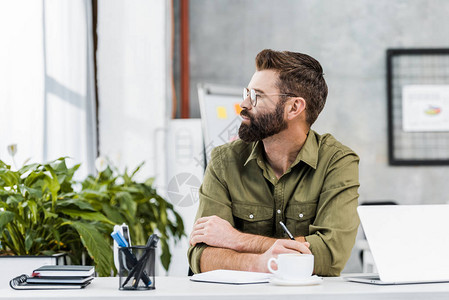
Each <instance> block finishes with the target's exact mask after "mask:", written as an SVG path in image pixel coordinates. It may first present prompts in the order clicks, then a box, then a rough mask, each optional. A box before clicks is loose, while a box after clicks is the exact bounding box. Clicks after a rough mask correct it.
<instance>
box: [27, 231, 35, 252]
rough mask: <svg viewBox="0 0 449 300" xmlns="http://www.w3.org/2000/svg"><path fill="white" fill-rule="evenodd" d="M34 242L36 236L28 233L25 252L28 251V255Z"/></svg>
mask: <svg viewBox="0 0 449 300" xmlns="http://www.w3.org/2000/svg"><path fill="white" fill-rule="evenodd" d="M33 241H34V235H33V234H32V233H30V232H27V233H26V236H25V251H26V253H29V251H30V249H31V246H32V245H33Z"/></svg>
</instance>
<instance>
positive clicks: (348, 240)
mask: <svg viewBox="0 0 449 300" xmlns="http://www.w3.org/2000/svg"><path fill="white" fill-rule="evenodd" d="M358 164H359V158H358V156H357V155H356V154H355V153H354V152H352V151H346V152H344V151H339V152H337V153H336V154H335V155H334V157H333V159H332V160H331V163H330V164H329V167H328V168H327V174H326V178H325V180H324V184H323V187H322V190H321V194H320V198H319V201H318V206H317V212H316V217H315V220H314V222H313V223H312V224H311V225H310V227H309V233H310V235H308V236H306V237H305V238H306V240H307V242H309V243H310V250H311V251H312V253H313V254H314V257H315V273H316V274H318V275H321V276H339V275H340V273H341V271H342V269H343V268H344V266H345V264H346V262H347V260H348V259H349V256H350V254H351V250H352V247H353V246H354V243H355V237H356V235H357V229H358V225H359V218H358V215H357V206H358V196H359V194H358V187H359V185H360V184H359V174H358Z"/></svg>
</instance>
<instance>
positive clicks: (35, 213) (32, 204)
mask: <svg viewBox="0 0 449 300" xmlns="http://www.w3.org/2000/svg"><path fill="white" fill-rule="evenodd" d="M27 203H28V208H29V209H30V213H31V216H30V217H31V219H32V220H33V222H34V223H37V219H38V217H39V213H38V211H37V204H36V202H35V201H33V200H28V202H27Z"/></svg>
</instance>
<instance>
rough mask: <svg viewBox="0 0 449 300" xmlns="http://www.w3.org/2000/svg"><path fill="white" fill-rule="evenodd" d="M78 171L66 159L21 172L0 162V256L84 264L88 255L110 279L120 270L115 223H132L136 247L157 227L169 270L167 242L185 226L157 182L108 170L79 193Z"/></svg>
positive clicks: (87, 183) (131, 227)
mask: <svg viewBox="0 0 449 300" xmlns="http://www.w3.org/2000/svg"><path fill="white" fill-rule="evenodd" d="M78 168H79V165H75V166H73V167H71V168H69V167H67V164H66V158H59V159H57V160H55V161H52V162H50V163H46V164H28V165H25V166H23V167H22V168H20V169H19V170H17V171H14V170H12V169H11V166H10V165H7V164H6V163H4V162H3V161H0V233H1V235H0V253H3V254H5V253H6V254H12V255H51V254H54V253H60V252H62V253H67V254H68V255H69V257H70V258H71V262H72V263H74V264H79V263H81V257H82V255H83V253H85V252H86V251H87V253H88V254H89V257H90V258H91V259H92V260H93V262H94V263H95V265H96V271H97V272H98V274H99V275H100V276H110V274H111V271H115V268H114V265H113V257H112V256H113V255H112V249H111V245H112V239H111V237H110V233H111V232H112V228H113V225H114V224H117V223H118V224H121V223H122V222H127V223H128V224H129V225H130V230H131V234H133V235H134V236H135V239H134V240H135V243H144V239H145V236H146V235H148V234H149V233H152V232H153V231H154V230H156V229H158V231H159V232H160V234H161V235H162V238H161V241H162V243H161V248H162V256H161V261H162V265H163V266H164V267H165V268H166V269H168V265H169V262H170V257H171V255H170V251H169V248H168V244H167V242H166V240H167V239H168V238H170V237H173V238H174V239H175V240H177V239H179V238H180V237H181V236H182V235H183V234H184V229H183V223H182V219H181V218H180V216H179V215H178V214H177V213H176V212H175V211H174V209H173V206H171V204H169V203H168V202H166V201H165V200H164V199H163V198H162V197H160V196H159V195H158V194H157V193H156V191H155V190H154V188H152V181H151V180H147V181H146V182H144V183H138V182H136V181H134V180H133V179H132V177H133V175H134V174H135V173H136V172H137V171H138V169H139V168H138V169H136V170H135V171H134V172H133V173H132V174H131V175H128V174H127V173H126V171H125V173H124V174H114V173H113V171H112V169H111V168H109V167H108V168H107V169H105V170H104V171H103V172H100V173H99V175H98V176H96V177H94V176H89V177H88V178H87V179H86V180H85V181H84V182H83V183H82V188H81V189H80V190H78V191H76V190H75V189H74V187H75V186H76V182H75V181H74V180H73V175H74V174H75V172H76V170H77V169H78ZM119 179H121V180H122V182H119V181H118V180H119ZM169 213H170V214H172V217H173V218H174V219H175V221H171V219H170V218H169V217H168V214H169Z"/></svg>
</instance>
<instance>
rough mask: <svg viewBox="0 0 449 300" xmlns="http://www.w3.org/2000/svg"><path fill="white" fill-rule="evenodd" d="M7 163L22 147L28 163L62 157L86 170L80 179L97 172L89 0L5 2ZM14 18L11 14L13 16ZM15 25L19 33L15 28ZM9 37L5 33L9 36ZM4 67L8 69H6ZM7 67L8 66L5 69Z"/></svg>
mask: <svg viewBox="0 0 449 300" xmlns="http://www.w3.org/2000/svg"><path fill="white" fill-rule="evenodd" d="M0 5H1V8H0V11H2V14H5V17H7V18H8V19H6V20H5V19H3V16H2V23H3V22H4V23H6V24H1V25H2V26H1V27H2V29H1V30H2V33H5V34H6V36H7V38H6V41H5V39H4V41H5V46H6V47H5V46H3V47H1V48H2V51H4V52H6V53H5V54H6V55H0V57H1V58H0V60H1V62H2V65H1V68H0V76H1V77H0V79H1V82H2V87H1V89H0V93H1V94H0V97H1V98H0V100H1V109H2V111H1V113H2V115H3V116H5V118H1V120H0V125H1V132H0V155H1V156H0V159H4V160H6V161H8V162H10V161H9V157H8V155H7V152H6V146H7V145H8V144H12V143H17V144H18V153H17V156H16V161H17V165H18V166H17V167H20V165H21V163H22V162H23V160H25V158H28V157H31V158H32V161H36V162H43V161H44V162H45V161H48V160H53V159H56V158H58V157H60V156H69V157H71V158H73V163H82V166H81V169H80V172H79V173H78V177H79V179H80V178H83V177H84V176H85V175H87V173H93V172H94V167H93V165H94V159H95V157H96V152H97V148H96V121H95V94H94V84H95V81H94V65H93V55H94V54H93V46H92V44H93V42H92V35H93V34H92V15H91V13H92V7H91V2H90V1H86V0H73V1H58V0H44V1H33V0H30V1H24V0H20V1H5V2H1V4H0ZM5 12H6V13H5ZM11 25H12V26H11ZM2 35H3V34H2ZM3 64H4V65H3ZM4 66H5V67H4Z"/></svg>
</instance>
